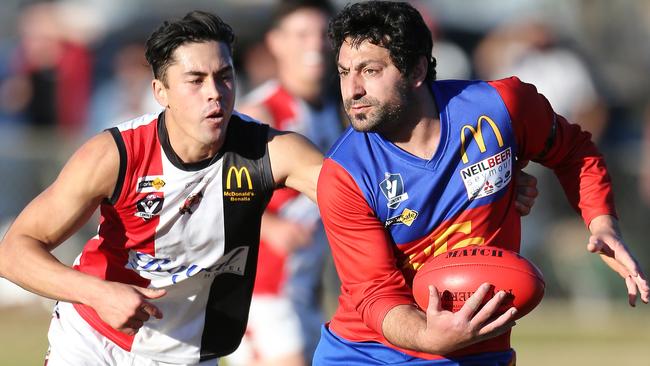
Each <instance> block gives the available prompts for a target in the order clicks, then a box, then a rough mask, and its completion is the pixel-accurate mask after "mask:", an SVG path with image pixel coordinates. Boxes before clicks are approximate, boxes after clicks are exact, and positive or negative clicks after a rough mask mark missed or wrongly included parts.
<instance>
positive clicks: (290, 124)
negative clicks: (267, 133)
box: [247, 80, 341, 294]
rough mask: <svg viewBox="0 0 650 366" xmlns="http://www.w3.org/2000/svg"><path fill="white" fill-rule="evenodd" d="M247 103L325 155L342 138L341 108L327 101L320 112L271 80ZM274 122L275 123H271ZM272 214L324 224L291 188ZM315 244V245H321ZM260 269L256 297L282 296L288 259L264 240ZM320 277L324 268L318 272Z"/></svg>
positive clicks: (319, 236) (277, 195)
mask: <svg viewBox="0 0 650 366" xmlns="http://www.w3.org/2000/svg"><path fill="white" fill-rule="evenodd" d="M247 99H248V100H247V102H248V103H250V104H255V105H263V106H264V107H265V109H266V110H267V111H268V112H269V114H270V115H271V118H272V119H273V121H272V126H273V127H274V128H276V129H278V130H281V131H292V132H297V133H299V134H301V135H303V136H305V137H307V138H308V139H309V140H310V141H311V142H312V143H314V144H315V145H316V146H317V147H318V148H319V149H320V150H321V151H322V152H326V151H327V150H329V148H330V147H332V145H333V144H334V142H336V140H337V139H338V138H339V136H340V135H341V122H340V118H339V113H338V111H339V109H338V104H337V103H336V102H334V101H333V100H329V101H327V102H326V103H325V104H324V106H323V107H322V108H321V109H320V110H317V109H315V108H313V107H311V106H310V105H309V104H308V103H306V102H305V101H303V100H301V99H300V98H297V97H295V96H293V95H291V94H290V93H289V92H288V91H287V90H286V89H284V88H283V87H282V86H281V85H280V84H279V83H278V82H277V81H275V80H271V81H268V82H266V83H264V84H263V85H261V86H260V87H258V88H257V89H255V90H253V91H252V92H251V93H250V94H249V96H248V97H247ZM269 122H271V121H269ZM268 210H269V211H270V212H272V213H274V214H276V215H279V216H281V217H283V218H285V219H288V220H293V221H295V222H301V223H304V224H306V225H311V224H314V223H316V222H318V223H320V214H319V212H318V207H317V206H316V204H314V203H313V202H312V201H311V200H310V199H309V198H308V197H307V196H305V195H301V194H300V193H299V192H298V191H296V190H294V189H291V188H283V189H278V190H276V191H275V192H274V193H273V197H272V199H271V202H270V203H269V206H268ZM326 240H327V239H326V238H325V235H324V233H323V231H322V229H321V230H316V232H315V233H314V236H313V237H312V241H321V242H322V243H319V244H320V245H321V246H325V245H327V244H326V243H325V242H326ZM319 244H315V245H319ZM259 262H260V263H264V266H260V267H259V268H258V272H257V278H256V279H255V290H254V291H255V293H258V294H278V293H280V292H282V288H283V285H284V283H285V281H286V279H287V272H288V271H287V268H286V266H287V256H286V255H285V254H282V253H278V252H276V251H274V250H272V249H271V248H270V247H269V245H268V244H267V243H266V242H265V241H264V240H262V242H261V243H260V256H259ZM314 271H318V272H319V273H318V274H316V275H318V276H320V268H314Z"/></svg>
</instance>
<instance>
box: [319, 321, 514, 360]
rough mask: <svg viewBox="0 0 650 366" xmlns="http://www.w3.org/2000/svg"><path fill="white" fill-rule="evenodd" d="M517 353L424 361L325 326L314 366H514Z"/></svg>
mask: <svg viewBox="0 0 650 366" xmlns="http://www.w3.org/2000/svg"><path fill="white" fill-rule="evenodd" d="M514 361H515V352H514V350H509V351H505V352H490V353H481V354H478V355H472V356H467V357H460V358H454V359H450V358H444V359H437V360H425V359H422V358H418V357H413V356H410V355H407V354H406V353H403V352H400V351H398V350H395V349H393V348H390V347H387V346H385V345H383V344H381V343H377V342H350V341H347V340H345V339H343V338H341V337H339V336H337V335H336V334H334V333H333V332H332V331H330V329H329V328H328V327H327V326H326V325H323V326H322V328H321V337H320V342H319V343H318V347H317V348H316V353H315V354H314V362H313V366H334V365H341V366H368V365H398V366H399V365H404V366H407V365H408V366H412V365H415V366H423V365H433V366H513V365H514V364H515V363H514Z"/></svg>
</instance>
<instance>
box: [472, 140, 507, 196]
mask: <svg viewBox="0 0 650 366" xmlns="http://www.w3.org/2000/svg"><path fill="white" fill-rule="evenodd" d="M460 176H461V178H463V183H465V189H466V190H467V197H468V198H469V199H470V200H473V199H476V198H482V197H487V196H489V195H492V194H495V193H497V192H499V191H500V190H502V189H503V188H504V187H506V186H507V185H508V183H510V180H511V179H512V153H511V150H510V148H509V147H508V148H507V149H505V150H503V151H501V152H500V153H498V154H496V155H492V156H490V157H488V158H486V159H483V160H481V161H479V162H478V163H476V164H472V165H470V166H468V167H467V168H464V169H462V170H461V171H460Z"/></svg>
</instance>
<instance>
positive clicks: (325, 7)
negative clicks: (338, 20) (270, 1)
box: [271, 0, 334, 28]
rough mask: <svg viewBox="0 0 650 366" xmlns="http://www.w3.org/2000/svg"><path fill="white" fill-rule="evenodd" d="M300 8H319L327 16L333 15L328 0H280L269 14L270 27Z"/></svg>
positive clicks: (273, 26) (332, 8)
mask: <svg viewBox="0 0 650 366" xmlns="http://www.w3.org/2000/svg"><path fill="white" fill-rule="evenodd" d="M301 9H315V10H320V11H322V12H323V13H325V15H327V17H328V18H329V17H331V16H332V15H334V7H333V6H332V4H331V3H330V2H329V0H280V1H279V2H278V3H277V5H276V6H275V8H273V12H272V15H271V28H276V27H277V26H278V25H279V24H280V22H282V20H283V19H284V18H286V17H287V16H288V15H289V14H292V13H294V12H296V11H298V10H301Z"/></svg>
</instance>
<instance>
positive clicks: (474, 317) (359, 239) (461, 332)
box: [318, 159, 514, 354]
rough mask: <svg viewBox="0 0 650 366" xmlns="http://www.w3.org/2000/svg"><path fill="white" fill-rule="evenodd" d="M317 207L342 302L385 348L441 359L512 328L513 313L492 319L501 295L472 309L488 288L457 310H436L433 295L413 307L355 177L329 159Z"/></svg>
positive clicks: (383, 232) (382, 231)
mask: <svg viewBox="0 0 650 366" xmlns="http://www.w3.org/2000/svg"><path fill="white" fill-rule="evenodd" d="M318 206H319V208H320V211H321V217H322V219H323V224H324V226H325V231H326V232H327V237H328V240H329V243H330V246H331V248H332V256H333V257H334V262H335V264H336V269H337V272H338V274H339V277H340V279H341V289H342V291H343V292H344V294H345V296H343V297H342V300H341V301H345V305H344V306H345V307H346V308H354V309H355V310H356V311H357V312H358V313H359V314H360V316H361V319H362V320H363V322H364V324H365V325H366V326H367V327H368V328H370V329H372V330H373V331H375V332H376V333H378V334H380V335H382V336H383V337H384V338H385V339H386V340H387V341H388V342H390V343H391V344H393V345H395V346H397V347H401V348H405V349H410V350H414V351H418V352H425V353H429V354H447V353H449V352H452V351H454V350H457V349H460V348H462V347H465V346H467V345H470V344H473V343H476V342H479V341H482V340H485V339H488V338H491V337H495V336H497V335H499V334H501V333H504V332H506V331H507V330H508V329H510V328H511V327H512V326H513V325H514V321H513V319H514V313H513V312H512V311H508V312H506V313H504V314H503V315H501V316H500V317H498V318H497V317H496V315H497V314H496V310H497V307H498V306H499V305H500V303H501V301H502V299H503V297H502V294H501V293H500V294H499V295H498V296H495V297H494V298H493V299H491V300H490V301H489V302H488V303H487V304H486V306H484V307H483V308H482V309H481V310H480V311H478V312H476V310H477V309H478V306H479V305H480V303H481V301H482V300H483V297H484V296H485V295H486V294H487V292H488V290H489V287H487V285H484V286H483V287H481V288H480V289H479V290H478V291H477V292H476V293H475V294H474V295H473V296H472V298H471V300H470V301H467V302H466V304H465V307H463V310H461V311H458V312H456V313H451V312H449V311H443V310H441V307H440V306H439V305H438V304H439V300H438V295H437V292H436V291H434V292H433V293H432V295H431V296H432V297H431V299H430V301H429V304H430V305H429V308H428V309H427V311H426V313H425V312H422V311H421V310H419V309H418V308H417V307H416V306H415V301H414V299H413V295H412V293H411V290H410V288H409V287H408V285H407V284H406V281H405V279H404V276H403V274H402V272H401V271H400V270H399V268H398V264H397V261H396V258H395V255H394V251H393V250H394V245H393V243H392V241H391V239H390V237H389V235H388V233H387V232H386V230H385V229H384V226H383V225H382V223H381V222H380V221H379V220H378V219H377V217H376V215H375V214H374V212H373V210H372V209H371V208H370V206H369V205H368V203H367V202H366V200H365V198H364V195H363V193H362V192H361V190H360V189H359V187H358V186H357V184H356V183H355V181H354V179H353V178H352V177H351V176H350V175H349V174H348V173H347V171H346V170H344V169H343V168H342V167H341V166H339V165H338V164H337V163H336V162H334V161H333V160H331V159H326V160H325V162H324V163H323V168H322V169H321V173H320V177H319V180H318ZM512 310H514V309H512Z"/></svg>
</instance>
